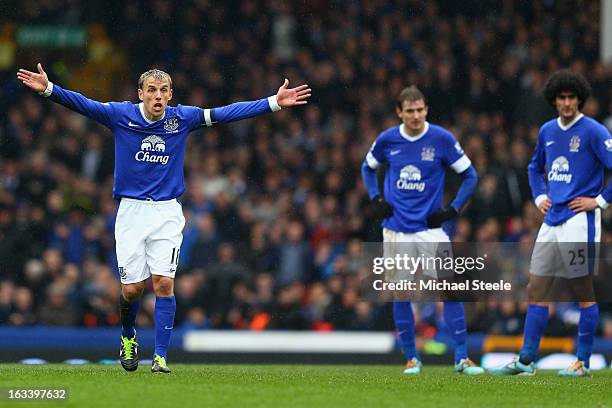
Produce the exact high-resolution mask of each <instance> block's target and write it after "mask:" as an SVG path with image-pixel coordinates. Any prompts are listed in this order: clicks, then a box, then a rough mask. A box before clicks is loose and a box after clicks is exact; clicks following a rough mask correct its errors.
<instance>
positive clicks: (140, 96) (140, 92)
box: [138, 88, 144, 101]
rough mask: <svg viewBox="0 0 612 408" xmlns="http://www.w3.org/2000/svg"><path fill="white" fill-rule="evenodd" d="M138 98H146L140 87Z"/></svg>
mask: <svg viewBox="0 0 612 408" xmlns="http://www.w3.org/2000/svg"><path fill="white" fill-rule="evenodd" d="M138 99H140V100H141V101H143V100H144V92H143V91H142V89H140V88H138Z"/></svg>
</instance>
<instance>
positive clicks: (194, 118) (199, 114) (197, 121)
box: [176, 105, 204, 130]
mask: <svg viewBox="0 0 612 408" xmlns="http://www.w3.org/2000/svg"><path fill="white" fill-rule="evenodd" d="M176 108H177V110H178V111H179V112H180V113H181V115H182V116H183V117H184V120H185V121H186V122H187V127H188V128H189V130H195V129H198V128H199V127H201V126H202V125H204V110H203V109H202V108H198V107H197V106H186V105H178V106H177V107H176Z"/></svg>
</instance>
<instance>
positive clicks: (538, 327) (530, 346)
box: [519, 305, 548, 364]
mask: <svg viewBox="0 0 612 408" xmlns="http://www.w3.org/2000/svg"><path fill="white" fill-rule="evenodd" d="M547 323H548V306H539V305H529V306H528V307H527V317H525V332H524V334H523V348H522V350H521V354H520V357H519V361H520V362H521V363H522V364H530V363H531V362H532V361H534V360H535V359H536V356H537V355H538V349H539V348H540V340H541V339H542V333H544V330H545V329H546V324H547Z"/></svg>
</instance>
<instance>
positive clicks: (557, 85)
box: [544, 69, 591, 110]
mask: <svg viewBox="0 0 612 408" xmlns="http://www.w3.org/2000/svg"><path fill="white" fill-rule="evenodd" d="M561 92H571V93H573V94H575V95H576V96H577V97H578V100H579V103H578V109H581V110H582V107H583V106H584V103H585V102H586V100H587V99H589V95H591V85H589V83H588V82H587V80H586V79H585V78H584V77H583V76H582V75H580V74H578V73H576V72H572V71H570V70H569V69H562V70H560V71H557V72H555V73H554V74H552V75H551V76H550V78H548V81H547V82H546V85H544V97H545V98H546V100H547V101H548V103H549V104H550V105H551V106H552V107H553V108H554V107H555V99H556V98H557V96H558V95H559V94H560V93H561Z"/></svg>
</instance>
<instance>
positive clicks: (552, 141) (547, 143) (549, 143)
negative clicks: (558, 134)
mask: <svg viewBox="0 0 612 408" xmlns="http://www.w3.org/2000/svg"><path fill="white" fill-rule="evenodd" d="M553 143H555V141H554V140H551V141H550V142H546V146H550V145H551V144H553Z"/></svg>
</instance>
